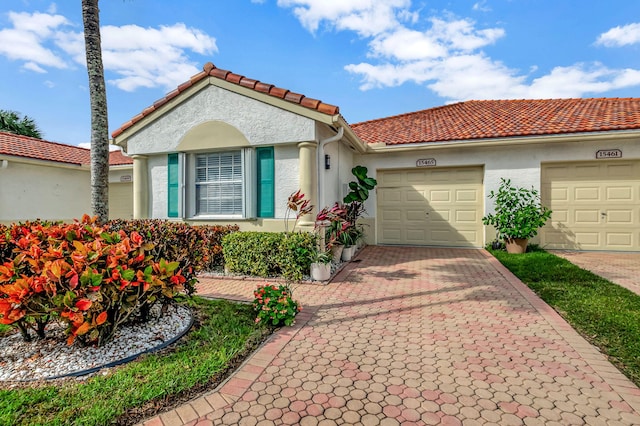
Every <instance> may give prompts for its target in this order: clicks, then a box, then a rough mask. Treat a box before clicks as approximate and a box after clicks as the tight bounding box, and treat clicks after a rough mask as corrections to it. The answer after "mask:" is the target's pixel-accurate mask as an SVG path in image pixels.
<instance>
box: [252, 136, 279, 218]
mask: <svg viewBox="0 0 640 426" xmlns="http://www.w3.org/2000/svg"><path fill="white" fill-rule="evenodd" d="M256 156H257V158H258V168H257V169H258V170H257V172H258V173H257V174H258V184H257V187H258V217H274V216H275V201H274V191H275V167H274V160H273V147H272V146H270V147H266V148H257V149H256Z"/></svg>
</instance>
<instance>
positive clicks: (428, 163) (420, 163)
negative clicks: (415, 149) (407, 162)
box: [416, 158, 436, 167]
mask: <svg viewBox="0 0 640 426" xmlns="http://www.w3.org/2000/svg"><path fill="white" fill-rule="evenodd" d="M435 165H436V159H435V158H421V159H419V160H416V167H433V166H435Z"/></svg>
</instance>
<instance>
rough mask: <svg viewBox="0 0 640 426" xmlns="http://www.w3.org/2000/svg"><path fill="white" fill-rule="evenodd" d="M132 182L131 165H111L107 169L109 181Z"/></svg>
mask: <svg viewBox="0 0 640 426" xmlns="http://www.w3.org/2000/svg"><path fill="white" fill-rule="evenodd" d="M127 182H133V165H130V166H113V167H111V168H110V169H109V183H127Z"/></svg>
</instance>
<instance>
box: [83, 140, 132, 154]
mask: <svg viewBox="0 0 640 426" xmlns="http://www.w3.org/2000/svg"><path fill="white" fill-rule="evenodd" d="M78 146H79V147H80V148H85V149H91V142H81V143H79V144H78ZM113 151H122V148H120V147H119V146H118V145H112V144H109V152H113Z"/></svg>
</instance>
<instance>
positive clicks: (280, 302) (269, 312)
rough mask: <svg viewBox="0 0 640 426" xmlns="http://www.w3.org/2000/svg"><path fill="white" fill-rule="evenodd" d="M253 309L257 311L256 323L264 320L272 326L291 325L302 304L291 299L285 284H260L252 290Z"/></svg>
mask: <svg viewBox="0 0 640 426" xmlns="http://www.w3.org/2000/svg"><path fill="white" fill-rule="evenodd" d="M253 295H254V296H255V300H254V301H253V309H254V310H255V311H256V312H257V316H256V323H258V322H261V321H265V322H268V323H269V324H271V325H274V326H280V325H287V326H288V325H293V323H294V322H295V317H296V315H297V314H298V312H300V311H301V310H302V306H301V305H300V303H299V302H298V301H297V300H294V299H293V297H292V296H293V295H292V291H291V289H290V288H289V287H288V286H286V285H280V286H275V285H260V286H258V288H257V289H256V290H255V291H254V292H253Z"/></svg>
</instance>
